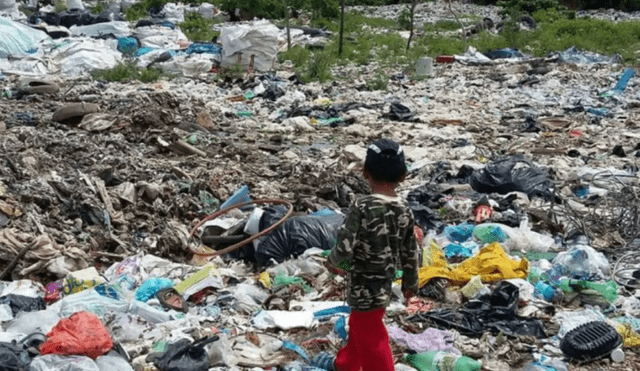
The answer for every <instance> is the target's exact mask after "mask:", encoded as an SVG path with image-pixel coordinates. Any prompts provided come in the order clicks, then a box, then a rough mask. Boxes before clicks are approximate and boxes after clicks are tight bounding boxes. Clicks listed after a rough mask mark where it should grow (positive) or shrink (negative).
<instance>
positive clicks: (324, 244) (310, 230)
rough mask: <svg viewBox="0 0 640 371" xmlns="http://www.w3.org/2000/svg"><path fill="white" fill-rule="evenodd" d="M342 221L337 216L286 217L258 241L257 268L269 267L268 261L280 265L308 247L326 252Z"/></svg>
mask: <svg viewBox="0 0 640 371" xmlns="http://www.w3.org/2000/svg"><path fill="white" fill-rule="evenodd" d="M342 221H343V216H341V215H338V214H336V215H334V216H330V217H316V216H299V217H295V218H290V219H288V220H287V221H286V222H284V223H283V224H282V225H281V226H280V227H279V228H278V229H276V230H275V231H273V232H271V233H269V234H268V235H267V236H266V237H265V239H264V241H262V242H260V244H259V245H258V247H257V248H256V253H255V258H256V262H257V263H258V264H259V265H261V266H265V265H267V264H269V262H270V261H271V260H272V259H273V260H275V261H276V262H277V263H281V262H283V261H284V260H286V259H288V258H291V257H297V256H299V255H302V254H303V253H304V252H305V251H306V250H307V249H310V248H312V247H317V248H320V249H322V250H329V249H331V248H333V246H334V245H335V242H336V237H337V236H338V230H339V228H340V226H341V225H342ZM261 222H262V221H261ZM261 227H262V223H261Z"/></svg>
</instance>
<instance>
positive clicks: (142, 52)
mask: <svg viewBox="0 0 640 371" xmlns="http://www.w3.org/2000/svg"><path fill="white" fill-rule="evenodd" d="M154 50H155V49H153V48H148V47H144V48H140V49H138V50H136V51H135V53H133V56H134V57H136V58H138V57H141V56H143V55H145V54H147V53H149V52H151V51H154Z"/></svg>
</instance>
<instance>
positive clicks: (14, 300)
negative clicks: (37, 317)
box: [0, 294, 47, 317]
mask: <svg viewBox="0 0 640 371" xmlns="http://www.w3.org/2000/svg"><path fill="white" fill-rule="evenodd" d="M0 304H9V306H10V307H11V312H12V313H13V316H14V317H15V316H16V315H17V314H18V313H20V312H35V311H39V310H44V309H46V308H47V305H46V304H45V302H44V299H42V298H41V297H37V298H32V297H29V296H22V295H13V294H9V295H6V296H3V297H0Z"/></svg>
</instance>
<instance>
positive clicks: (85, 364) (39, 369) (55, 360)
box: [29, 354, 100, 371]
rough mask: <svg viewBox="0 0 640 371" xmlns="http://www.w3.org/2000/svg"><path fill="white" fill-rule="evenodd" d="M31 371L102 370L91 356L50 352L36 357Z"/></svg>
mask: <svg viewBox="0 0 640 371" xmlns="http://www.w3.org/2000/svg"><path fill="white" fill-rule="evenodd" d="M29 371H100V369H99V368H98V365H96V363H95V362H93V360H92V359H91V358H88V357H82V356H72V357H62V356H58V355H55V354H49V355H45V356H41V357H36V358H34V360H33V362H31V368H29Z"/></svg>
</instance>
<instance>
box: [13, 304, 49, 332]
mask: <svg viewBox="0 0 640 371" xmlns="http://www.w3.org/2000/svg"><path fill="white" fill-rule="evenodd" d="M60 318H61V317H60V314H59V313H58V312H57V311H56V310H55V309H52V308H48V309H45V310H40V311H37V312H20V313H18V314H17V316H16V318H15V319H14V320H13V321H11V322H10V323H9V325H8V326H6V329H5V331H6V332H11V333H16V334H26V335H28V334H32V333H34V332H41V333H43V334H47V333H49V331H51V329H52V328H53V327H54V326H55V325H56V324H58V321H60Z"/></svg>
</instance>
